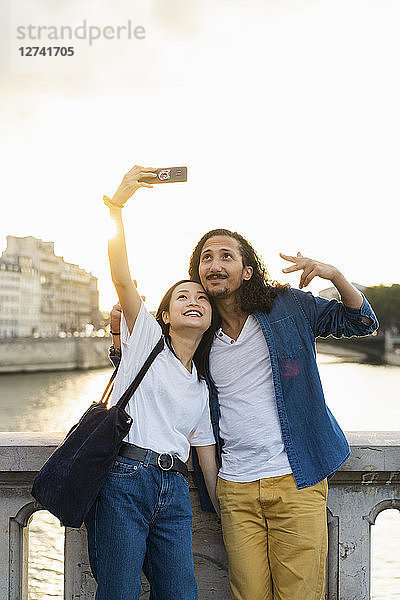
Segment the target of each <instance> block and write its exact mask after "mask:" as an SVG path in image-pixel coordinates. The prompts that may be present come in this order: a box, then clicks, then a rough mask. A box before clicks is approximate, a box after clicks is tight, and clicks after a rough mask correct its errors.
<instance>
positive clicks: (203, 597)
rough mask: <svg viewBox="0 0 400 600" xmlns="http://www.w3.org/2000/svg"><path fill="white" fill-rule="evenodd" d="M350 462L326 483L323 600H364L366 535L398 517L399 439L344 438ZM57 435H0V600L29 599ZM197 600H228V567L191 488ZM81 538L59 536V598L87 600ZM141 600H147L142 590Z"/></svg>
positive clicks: (90, 585) (71, 533)
mask: <svg viewBox="0 0 400 600" xmlns="http://www.w3.org/2000/svg"><path fill="white" fill-rule="evenodd" d="M347 436H348V439H349V441H350V445H351V448H352V455H351V458H350V459H349V460H348V461H347V463H346V464H345V465H344V466H343V467H342V468H341V469H340V470H339V471H338V472H337V473H336V474H335V476H334V477H333V478H332V479H331V480H330V485H329V496H328V530H329V552H328V560H327V586H326V599H327V600H339V599H340V600H369V599H370V563H371V560H370V558H371V557H370V554H371V527H372V526H373V525H374V523H375V520H376V517H377V515H378V514H379V513H380V512H381V511H382V510H385V509H387V508H396V509H400V433H398V432H348V433H347ZM62 437H63V434H40V433H0V532H1V534H0V535H1V540H0V600H26V599H27V597H28V525H29V522H30V520H31V518H32V515H33V514H34V513H35V512H36V511H37V510H40V506H39V505H37V503H36V502H35V501H34V500H33V498H32V496H31V495H30V489H31V485H32V482H33V479H34V476H35V474H36V473H37V471H38V470H39V469H40V468H41V466H42V465H43V463H44V462H45V461H46V460H47V458H48V456H49V455H50V454H51V453H52V452H53V451H54V449H55V447H56V446H57V444H58V443H59V442H60V441H61V439H62ZM191 494H192V503H193V516H194V518H193V540H194V551H195V561H196V575H197V577H198V581H199V590H200V600H209V599H211V598H218V600H225V599H226V600H227V599H228V598H230V596H229V586H228V578H227V562H226V555H225V552H224V549H223V544H222V538H221V531H220V526H219V524H218V522H217V519H216V517H215V515H209V514H205V513H202V512H201V511H200V509H199V505H198V498H197V491H196V490H195V488H194V485H192V486H191ZM86 544H87V542H86V531H85V528H84V527H82V528H81V529H71V528H66V529H65V553H64V565H65V568H64V598H65V599H66V600H78V598H79V600H89V599H93V598H94V595H95V587H96V586H95V582H94V580H93V578H92V575H91V573H90V568H89V561H88V556H87V546H86ZM142 598H143V599H144V598H148V588H147V586H144V588H143V594H142Z"/></svg>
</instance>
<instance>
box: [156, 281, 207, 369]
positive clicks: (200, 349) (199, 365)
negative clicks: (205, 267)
mask: <svg viewBox="0 0 400 600" xmlns="http://www.w3.org/2000/svg"><path fill="white" fill-rule="evenodd" d="M182 283H198V284H199V285H201V283H200V282H199V281H198V280H194V279H181V281H177V282H176V283H174V285H171V287H170V288H169V290H168V291H167V292H166V294H165V296H164V298H163V299H162V300H161V302H160V306H159V307H158V309H157V313H156V321H157V323H158V324H159V325H160V327H161V329H162V332H163V334H164V336H165V338H166V340H167V341H168V343H169V344H170V345H171V337H170V335H169V323H164V321H163V318H162V314H163V312H164V311H166V312H168V311H169V307H170V303H171V297H172V293H173V291H174V289H175V288H176V287H178V285H181V284H182ZM209 300H210V304H211V311H212V317H211V325H210V327H209V328H208V329H207V331H205V332H204V333H203V337H202V338H201V340H200V344H199V345H198V346H197V349H196V352H195V353H194V355H193V362H194V364H195V365H196V370H197V375H198V377H199V379H203V378H204V376H205V373H206V368H207V364H208V355H209V353H210V348H211V344H212V341H213V338H214V332H215V331H216V318H217V317H216V311H215V309H214V306H213V302H212V300H211V299H210V298H209Z"/></svg>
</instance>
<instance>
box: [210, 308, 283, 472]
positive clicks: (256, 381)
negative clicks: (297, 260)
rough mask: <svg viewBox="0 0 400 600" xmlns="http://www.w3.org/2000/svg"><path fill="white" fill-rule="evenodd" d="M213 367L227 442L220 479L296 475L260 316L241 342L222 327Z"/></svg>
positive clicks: (249, 323)
mask: <svg viewBox="0 0 400 600" xmlns="http://www.w3.org/2000/svg"><path fill="white" fill-rule="evenodd" d="M210 371H211V376H212V378H213V379H214V382H215V384H216V386H217V388H218V398H219V403H220V407H221V418H220V433H221V437H222V439H223V440H224V446H223V452H222V467H221V469H220V471H219V474H218V475H219V477H221V478H222V479H227V480H229V481H238V482H246V481H257V480H258V479H262V478H265V477H276V476H278V475H286V474H287V473H291V472H292V470H291V468H290V464H289V461H288V458H287V454H286V451H285V448H284V445H283V440H282V432H281V426H280V422H279V417H278V410H277V407H276V400H275V392H274V385H273V380H272V369H271V361H270V357H269V352H268V346H267V344H266V342H265V338H264V336H263V333H262V331H261V328H260V326H259V324H258V323H257V320H256V319H255V317H253V316H252V315H250V316H249V317H248V318H247V320H246V322H245V324H244V326H243V329H242V331H241V332H240V335H239V337H238V339H237V340H236V341H235V340H233V339H232V338H230V337H229V336H228V335H226V334H225V333H224V332H223V331H222V329H220V330H219V331H217V333H216V336H215V338H214V342H213V345H212V348H211V352H210Z"/></svg>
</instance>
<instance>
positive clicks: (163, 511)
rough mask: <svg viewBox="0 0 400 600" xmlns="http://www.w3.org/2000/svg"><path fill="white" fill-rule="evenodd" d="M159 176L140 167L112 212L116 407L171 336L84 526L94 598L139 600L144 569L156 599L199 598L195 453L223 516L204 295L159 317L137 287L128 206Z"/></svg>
mask: <svg viewBox="0 0 400 600" xmlns="http://www.w3.org/2000/svg"><path fill="white" fill-rule="evenodd" d="M153 173H154V169H148V168H146V169H145V168H143V167H138V166H135V167H133V168H132V169H131V170H130V171H129V172H128V173H127V174H126V175H125V177H124V178H123V181H122V183H121V185H120V186H119V188H118V190H117V191H116V193H115V195H114V196H113V198H112V200H110V199H108V198H107V197H105V199H104V201H105V203H106V204H107V205H108V206H109V208H110V214H111V217H112V219H113V220H114V222H115V225H116V230H117V233H116V235H115V237H113V238H112V239H111V240H110V241H109V247H108V249H109V259H110V266H111V276H112V280H113V282H114V285H115V288H116V290H117V293H118V297H119V302H120V305H121V308H122V317H121V329H120V331H118V332H114V334H118V333H119V334H120V336H121V346H122V358H121V363H120V365H119V369H118V373H117V376H116V379H115V384H114V390H113V394H112V399H111V403H112V404H115V403H116V402H117V401H118V399H119V398H120V396H121V395H122V393H123V392H124V391H125V390H126V388H127V387H128V386H129V384H130V383H131V382H132V381H133V379H134V377H135V375H136V374H137V373H138V371H139V369H140V368H141V366H142V364H143V363H144V361H145V360H146V358H147V357H148V355H149V354H150V352H151V350H152V349H153V348H154V346H155V345H156V343H157V342H158V341H159V339H160V337H161V335H162V334H163V335H164V348H163V350H162V351H161V353H160V354H158V356H157V357H156V359H155V360H154V362H153V364H152V365H151V367H150V369H149V370H148V372H147V373H146V375H145V377H144V379H143V381H142V383H141V384H140V386H139V388H138V389H137V390H136V392H135V394H134V395H133V397H132V398H131V400H130V402H129V404H128V406H127V409H126V410H127V412H129V414H130V415H131V417H132V420H133V422H132V426H131V429H130V431H129V434H128V435H127V437H126V438H125V440H124V442H123V444H122V446H121V449H120V452H119V456H118V457H117V459H116V460H115V462H114V464H113V467H112V469H111V472H110V474H109V477H108V479H107V480H106V483H105V485H104V486H103V488H102V490H101V492H100V494H99V496H98V498H97V500H96V502H95V504H94V506H93V507H92V509H91V511H90V513H89V515H88V517H87V519H86V521H85V524H86V528H87V531H88V545H89V558H90V564H91V567H92V571H93V575H94V577H95V579H96V581H97V583H98V588H97V594H96V600H137V599H138V598H139V596H140V591H141V572H142V569H143V571H144V572H145V574H146V577H147V579H148V580H149V583H150V587H151V596H150V598H151V599H152V600H196V599H197V597H198V596H197V585H196V580H195V577H194V569H193V553H192V531H191V516H192V514H191V503H190V496H189V487H188V484H187V481H186V477H185V472H186V465H185V464H184V463H185V462H186V461H187V459H188V456H189V450H190V445H192V446H196V448H197V451H198V456H199V461H200V464H201V466H202V469H203V473H204V476H205V480H206V483H207V488H208V491H209V493H210V496H211V497H212V499H213V502H214V504H215V508H216V510H218V502H217V500H216V496H215V487H216V477H217V465H216V460H215V445H214V436H213V433H212V427H211V422H210V413H209V405H208V391H207V387H206V384H205V381H204V379H203V377H202V375H203V373H204V369H205V362H206V357H207V352H208V350H209V346H210V345H211V341H212V336H213V329H212V327H211V322H212V308H211V304H210V301H209V298H208V296H207V294H206V293H205V292H204V289H203V287H202V286H201V285H200V284H199V283H196V282H194V281H187V280H184V281H180V282H178V283H177V284H175V285H173V286H172V287H171V288H170V289H169V290H168V292H167V293H166V294H165V296H164V298H163V300H162V301H161V304H160V307H159V309H158V311H157V315H156V319H154V317H153V316H152V315H150V314H149V313H148V311H147V310H146V308H145V305H144V303H143V302H142V299H141V297H140V295H139V293H138V291H137V289H136V287H135V285H134V283H133V281H132V278H131V275H130V272H129V266H128V260H127V253H126V245H125V237H124V229H123V223H122V216H121V208H122V206H123V205H124V204H125V202H126V201H127V200H128V199H129V198H130V197H131V196H132V194H134V192H135V191H136V190H137V189H138V188H140V187H152V185H150V184H148V183H142V182H141V179H142V178H143V177H146V178H147V177H151V176H152V175H153Z"/></svg>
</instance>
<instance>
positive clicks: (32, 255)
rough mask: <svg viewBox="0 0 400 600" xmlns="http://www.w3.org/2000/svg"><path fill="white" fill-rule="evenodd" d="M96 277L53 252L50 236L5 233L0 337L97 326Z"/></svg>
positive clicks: (0, 276) (0, 278)
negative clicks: (36, 236)
mask: <svg viewBox="0 0 400 600" xmlns="http://www.w3.org/2000/svg"><path fill="white" fill-rule="evenodd" d="M100 319H101V314H100V312H99V298H98V290H97V278H96V277H94V276H93V275H92V274H91V273H88V272H87V271H85V270H84V269H81V268H80V267H79V266H78V265H75V264H71V263H67V262H65V261H64V259H63V257H62V256H56V255H55V253H54V242H44V241H43V240H40V239H37V238H34V237H32V236H28V237H15V236H7V248H6V249H5V251H4V252H3V253H2V256H1V258H0V337H26V336H45V337H51V336H57V335H58V334H59V333H60V332H65V333H73V332H76V331H78V332H80V331H82V329H84V328H85V326H86V325H88V324H92V325H93V326H94V327H95V328H97V327H98V325H99V323H100Z"/></svg>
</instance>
